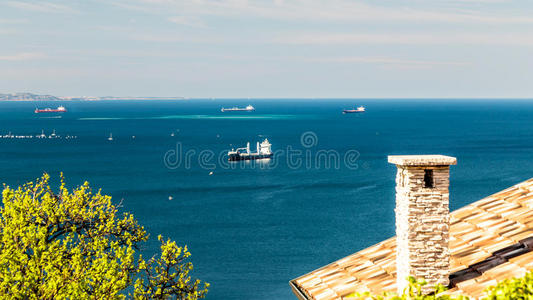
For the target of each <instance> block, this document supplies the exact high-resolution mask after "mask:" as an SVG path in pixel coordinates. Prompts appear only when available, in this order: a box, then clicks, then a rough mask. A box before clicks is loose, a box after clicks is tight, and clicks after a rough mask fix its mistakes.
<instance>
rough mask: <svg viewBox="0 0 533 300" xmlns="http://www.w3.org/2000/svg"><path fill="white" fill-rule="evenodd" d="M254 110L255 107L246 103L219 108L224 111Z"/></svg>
mask: <svg viewBox="0 0 533 300" xmlns="http://www.w3.org/2000/svg"><path fill="white" fill-rule="evenodd" d="M254 110H255V107H253V106H251V105H248V106H246V107H237V106H235V107H231V108H224V107H222V108H221V109H220V111H221V112H225V111H254Z"/></svg>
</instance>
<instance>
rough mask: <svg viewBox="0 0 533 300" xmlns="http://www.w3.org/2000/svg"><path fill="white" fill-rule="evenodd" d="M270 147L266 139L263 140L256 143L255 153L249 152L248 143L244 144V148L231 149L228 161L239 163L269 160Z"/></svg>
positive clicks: (270, 154) (270, 155)
mask: <svg viewBox="0 0 533 300" xmlns="http://www.w3.org/2000/svg"><path fill="white" fill-rule="evenodd" d="M271 146H272V145H271V144H270V143H269V142H268V139H265V140H264V141H263V142H262V143H259V142H257V150H256V152H251V151H250V143H249V142H248V143H246V148H237V149H231V151H229V152H228V160H229V161H239V160H254V159H265V158H271V157H272V155H273V154H272V149H271Z"/></svg>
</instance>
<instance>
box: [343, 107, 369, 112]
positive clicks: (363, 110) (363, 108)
mask: <svg viewBox="0 0 533 300" xmlns="http://www.w3.org/2000/svg"><path fill="white" fill-rule="evenodd" d="M363 112H365V107H364V106H359V107H358V108H357V109H344V110H343V111H342V113H343V114H354V113H363Z"/></svg>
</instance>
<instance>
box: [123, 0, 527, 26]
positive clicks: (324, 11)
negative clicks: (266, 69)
mask: <svg viewBox="0 0 533 300" xmlns="http://www.w3.org/2000/svg"><path fill="white" fill-rule="evenodd" d="M482 1H483V2H485V1H490V2H494V1H500V0H482ZM456 2H457V1H456ZM462 2H463V3H465V2H466V3H471V4H475V3H476V2H480V1H470V0H466V1H462ZM137 3H138V4H137V5H132V4H131V1H128V2H126V3H124V2H115V4H116V5H121V6H123V7H133V8H134V9H139V6H140V5H143V4H144V10H145V11H159V12H167V13H176V12H179V13H181V14H186V15H188V16H200V15H211V16H226V17H232V16H244V17H260V18H270V19H284V20H301V19H306V20H313V21H316V22H320V21H329V22H331V21H336V22H368V21H374V22H398V21H401V22H404V21H411V22H433V23H435V22H444V23H494V24H502V23H508V24H522V23H527V24H532V23H533V17H531V14H528V13H527V12H523V11H520V10H518V11H514V12H509V11H506V12H503V11H496V12H492V13H491V12H486V11H485V12H483V11H480V10H470V11H469V10H467V9H456V8H449V9H441V8H434V7H433V8H431V7H428V8H426V9H422V8H419V7H420V5H417V6H413V5H411V6H409V5H389V6H380V5H376V4H366V3H363V2H361V1H357V2H355V1H348V0H328V1H325V0H306V1H302V0H284V1H281V0H276V1H264V2H260V1H247V0H195V1H184V0H138V2H137ZM467 8H468V6H467Z"/></svg>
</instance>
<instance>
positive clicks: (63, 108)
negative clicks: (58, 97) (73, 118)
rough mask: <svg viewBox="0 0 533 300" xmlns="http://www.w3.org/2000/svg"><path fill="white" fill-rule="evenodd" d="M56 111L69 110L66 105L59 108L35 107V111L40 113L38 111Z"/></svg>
mask: <svg viewBox="0 0 533 300" xmlns="http://www.w3.org/2000/svg"><path fill="white" fill-rule="evenodd" d="M54 112H60V113H62V112H67V109H66V108H65V107H64V106H59V107H58V108H49V107H47V108H44V109H39V108H36V109H35V113H36V114H38V113H54Z"/></svg>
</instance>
